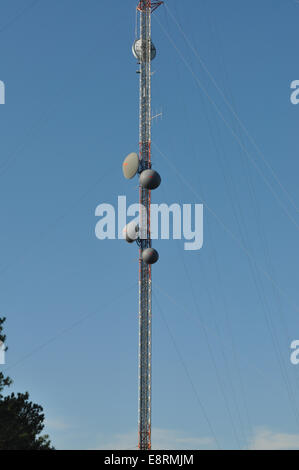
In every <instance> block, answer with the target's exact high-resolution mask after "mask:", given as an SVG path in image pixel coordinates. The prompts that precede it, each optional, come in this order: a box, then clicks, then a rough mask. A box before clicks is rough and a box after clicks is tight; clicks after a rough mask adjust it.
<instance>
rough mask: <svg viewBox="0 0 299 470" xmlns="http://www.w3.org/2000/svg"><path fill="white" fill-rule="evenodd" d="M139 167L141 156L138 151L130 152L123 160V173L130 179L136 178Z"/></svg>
mask: <svg viewBox="0 0 299 470" xmlns="http://www.w3.org/2000/svg"><path fill="white" fill-rule="evenodd" d="M138 168H139V157H138V155H137V153H135V152H133V153H129V155H128V156H127V157H126V158H125V159H124V162H123V174H124V177H125V178H127V179H128V180H130V179H132V178H134V176H135V175H136V173H137V171H138Z"/></svg>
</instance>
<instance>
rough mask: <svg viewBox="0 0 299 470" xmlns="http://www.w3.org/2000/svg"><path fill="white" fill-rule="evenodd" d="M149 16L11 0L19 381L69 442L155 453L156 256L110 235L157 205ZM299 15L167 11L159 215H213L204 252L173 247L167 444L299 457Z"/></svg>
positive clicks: (14, 373) (176, 4)
mask: <svg viewBox="0 0 299 470" xmlns="http://www.w3.org/2000/svg"><path fill="white" fill-rule="evenodd" d="M136 3H137V2H136V1H135V0H116V1H113V2H112V1H110V2H104V1H99V0H98V1H96V0H88V1H82V0H72V1H71V0H59V1H58V0H52V1H51V2H49V1H46V0H39V1H35V2H31V1H29V0H13V1H12V0H9V1H8V0H1V1H0V11H1V14H0V19H1V21H0V58H1V60H0V64H1V67H0V80H3V81H4V82H5V85H6V104H5V105H4V106H0V120H1V130H0V135H1V138H0V150H1V151H0V179H1V183H0V192H1V196H0V217H1V230H0V312H1V315H3V316H6V317H7V322H6V333H7V336H8V346H9V351H8V353H7V357H6V366H2V368H3V369H4V370H6V371H7V373H9V375H10V376H11V377H12V378H13V379H14V386H13V387H12V390H14V391H25V390H28V391H29V392H30V395H31V399H32V400H33V401H35V402H37V403H40V404H41V405H42V406H43V407H44V411H45V415H46V420H47V426H46V431H47V432H48V433H49V434H50V437H51V439H52V442H53V444H54V445H55V446H56V447H57V448H58V449H62V448H68V449H96V448H120V447H122V448H132V449H133V448H134V447H136V446H137V404H138V400H137V398H138V387H137V373H138V369H137V355H138V318H137V313H138V297H137V292H138V286H137V282H138V262H137V258H138V250H137V247H136V246H130V245H127V244H126V243H125V242H124V241H121V240H109V241H99V240H98V239H97V238H96V237H95V233H94V229H95V225H96V222H97V218H96V217H95V208H96V207H97V205H98V204H100V203H103V202H106V203H110V204H116V202H117V196H118V195H127V198H128V202H130V203H131V202H137V198H138V190H137V188H138V182H137V179H135V180H133V181H126V180H124V178H123V176H122V171H121V164H122V160H123V158H124V156H125V155H126V154H128V153H129V152H132V151H136V149H137V146H138V75H136V73H135V72H136V61H135V59H134V58H133V56H132V53H131V45H132V42H133V40H134V38H135V6H136ZM173 18H174V19H175V20H176V21H177V22H178V24H179V25H180V28H181V29H180V28H178V27H177V25H176V24H175V22H174V19H173ZM298 21H299V3H298V2H296V1H295V0H294V1H292V0H290V1H288V0H262V1H261V0H252V1H250V2H248V1H239V0H238V1H237V0H227V1H225V2H224V1H222V0H209V1H207V0H184V1H183V0H168V1H167V8H165V6H164V7H160V8H159V10H157V11H156V12H155V13H154V15H153V21H152V37H153V41H154V43H155V45H156V47H157V57H156V59H155V60H154V61H153V63H152V69H153V71H154V72H155V74H154V75H153V89H152V97H153V111H160V109H161V108H162V110H163V120H162V121H159V122H155V123H154V124H153V129H152V139H153V145H154V144H155V145H156V147H155V146H154V148H153V155H152V161H153V165H154V168H155V169H157V170H158V171H159V173H160V174H161V176H162V185H161V187H160V188H159V189H158V190H156V191H155V192H154V193H153V202H156V203H160V202H167V203H169V204H170V203H172V202H177V203H179V204H183V203H201V202H203V204H204V246H203V248H202V249H201V250H200V251H198V252H192V251H184V249H183V241H175V240H174V241H173V240H170V241H156V242H155V244H154V246H155V247H156V248H157V249H158V250H159V253H160V260H159V263H158V264H157V265H155V266H154V268H153V292H154V296H153V415H152V423H153V447H154V448H178V449H180V448H186V449H188V448H200V449H201V448H208V449H212V448H217V447H221V448H232V449H237V448H259V447H264V448H265V447H267V448H271V447H272V448H275V447H276V448H277V447H278V448H299V399H298V387H299V365H298V366H294V365H292V364H291V363H290V343H291V341H292V340H294V339H299V321H298V312H299V292H298V261H299V259H298V228H299V214H298V207H299V190H298V171H299V164H298V154H299V142H298V124H299V105H298V106H294V105H292V104H291V102H290V94H291V90H290V84H291V82H292V81H293V80H296V79H297V80H299V67H298V46H299V39H298ZM182 32H183V33H182ZM184 35H185V36H184ZM192 48H193V50H192ZM194 51H195V53H196V54H197V55H196V54H195V53H194ZM199 59H200V60H202V61H203V62H200V60H199ZM202 64H204V66H203V65H202ZM215 83H216V84H217V87H218V88H217V87H216V86H215ZM203 90H205V91H203ZM224 97H225V99H224ZM227 103H229V106H228V104H227ZM234 113H235V114H234ZM236 116H237V117H238V119H237V118H236ZM241 123H242V124H241ZM255 145H256V146H257V147H256V146H255ZM158 149H159V150H160V152H162V153H163V155H164V156H162V154H161V153H160V152H159V151H158ZM258 149H259V150H258Z"/></svg>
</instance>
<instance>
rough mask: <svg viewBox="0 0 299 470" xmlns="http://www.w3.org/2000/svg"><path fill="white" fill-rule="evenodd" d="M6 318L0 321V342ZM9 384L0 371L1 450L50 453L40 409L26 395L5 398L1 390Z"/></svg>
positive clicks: (10, 382) (3, 339) (8, 380)
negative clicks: (44, 451)
mask: <svg viewBox="0 0 299 470" xmlns="http://www.w3.org/2000/svg"><path fill="white" fill-rule="evenodd" d="M4 322H5V318H0V341H2V342H3V343H5V341H6V336H5V335H4V334H3V324H4ZM11 384H12V380H11V379H10V377H5V376H4V374H3V373H2V372H0V450H53V449H54V448H53V447H52V446H51V443H50V440H49V436H47V435H44V436H41V435H40V434H41V432H42V430H43V429H44V419H45V416H44V414H43V408H42V407H41V406H40V405H37V404H35V403H32V402H30V401H29V393H28V392H26V393H18V394H17V395H15V394H14V393H11V394H10V395H7V396H4V395H3V394H2V391H3V390H4V388H5V387H9V386H10V385H11Z"/></svg>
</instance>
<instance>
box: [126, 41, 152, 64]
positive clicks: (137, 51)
mask: <svg viewBox="0 0 299 470" xmlns="http://www.w3.org/2000/svg"><path fill="white" fill-rule="evenodd" d="M141 45H142V41H141V39H136V40H135V41H134V42H133V46H132V52H133V56H134V57H135V59H137V60H139V61H140V60H141V53H142V47H141ZM156 55H157V50H156V48H155V45H154V43H153V42H152V41H151V60H154V58H155V57H156Z"/></svg>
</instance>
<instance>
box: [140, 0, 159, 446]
mask: <svg viewBox="0 0 299 470" xmlns="http://www.w3.org/2000/svg"><path fill="white" fill-rule="evenodd" d="M161 3H163V2H159V1H151V0H143V1H140V2H139V4H138V7H137V10H138V11H139V16H140V39H141V54H140V83H139V87H140V91H139V92H140V103H139V159H140V165H141V170H147V169H150V168H151V53H152V51H151V47H152V42H151V14H152V12H153V11H154V10H155V9H156V8H158V6H159V5H161ZM139 203H140V204H142V205H143V207H145V208H146V214H144V213H142V212H140V214H143V215H141V217H142V218H143V220H141V221H140V224H141V227H142V228H143V230H144V231H145V234H144V235H145V237H144V238H143V239H141V240H140V249H139V422H138V428H139V429H138V431H139V449H141V450H148V449H150V448H151V343H152V340H151V333H152V277H151V265H150V264H146V263H145V262H144V261H143V259H142V252H143V250H144V249H146V248H150V247H151V231H150V203H151V191H150V190H148V189H145V188H143V187H142V186H141V185H140V189H139ZM145 215H146V217H145Z"/></svg>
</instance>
